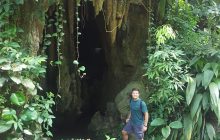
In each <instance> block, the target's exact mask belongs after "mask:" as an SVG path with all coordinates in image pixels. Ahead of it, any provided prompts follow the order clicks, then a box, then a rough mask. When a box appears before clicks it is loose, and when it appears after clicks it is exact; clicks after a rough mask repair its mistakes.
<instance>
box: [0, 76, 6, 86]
mask: <svg viewBox="0 0 220 140" xmlns="http://www.w3.org/2000/svg"><path fill="white" fill-rule="evenodd" d="M6 80H7V79H6V78H4V77H1V78H0V87H3V86H4V83H5V81H6Z"/></svg>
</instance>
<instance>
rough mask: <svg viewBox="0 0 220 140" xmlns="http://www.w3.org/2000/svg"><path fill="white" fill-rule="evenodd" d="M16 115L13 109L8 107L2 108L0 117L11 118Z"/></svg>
mask: <svg viewBox="0 0 220 140" xmlns="http://www.w3.org/2000/svg"><path fill="white" fill-rule="evenodd" d="M15 115H16V111H15V110H14V109H10V108H4V109H3V110H2V119H3V120H7V121H9V120H13V119H14V116H15Z"/></svg>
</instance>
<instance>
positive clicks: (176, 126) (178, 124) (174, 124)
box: [169, 121, 183, 129]
mask: <svg viewBox="0 0 220 140" xmlns="http://www.w3.org/2000/svg"><path fill="white" fill-rule="evenodd" d="M169 126H170V127H171V128H174V129H179V128H182V127H183V125H182V123H181V122H180V121H174V122H171V123H170V124H169Z"/></svg>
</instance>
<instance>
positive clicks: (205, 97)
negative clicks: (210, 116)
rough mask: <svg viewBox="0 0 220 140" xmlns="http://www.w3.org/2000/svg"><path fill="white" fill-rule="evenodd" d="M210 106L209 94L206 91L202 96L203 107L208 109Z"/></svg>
mask: <svg viewBox="0 0 220 140" xmlns="http://www.w3.org/2000/svg"><path fill="white" fill-rule="evenodd" d="M208 107H209V94H208V93H204V94H203V98H202V108H203V109H204V110H206V109H208Z"/></svg>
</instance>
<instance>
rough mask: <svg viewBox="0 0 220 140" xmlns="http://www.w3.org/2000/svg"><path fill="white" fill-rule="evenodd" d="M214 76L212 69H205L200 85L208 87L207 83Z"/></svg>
mask: <svg viewBox="0 0 220 140" xmlns="http://www.w3.org/2000/svg"><path fill="white" fill-rule="evenodd" d="M213 76H214V72H213V71H212V70H205V71H204V73H203V79H202V85H203V86H204V87H205V89H206V88H207V87H208V85H209V83H210V82H211V80H212V78H213Z"/></svg>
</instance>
